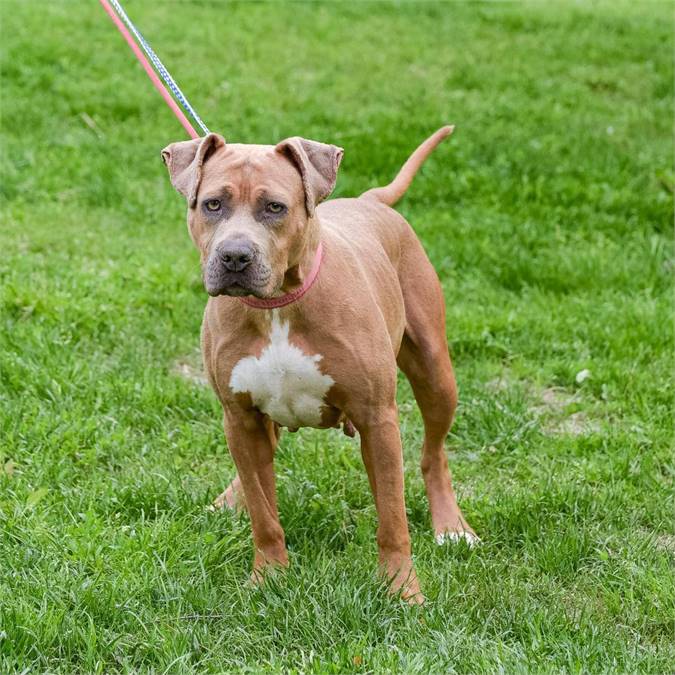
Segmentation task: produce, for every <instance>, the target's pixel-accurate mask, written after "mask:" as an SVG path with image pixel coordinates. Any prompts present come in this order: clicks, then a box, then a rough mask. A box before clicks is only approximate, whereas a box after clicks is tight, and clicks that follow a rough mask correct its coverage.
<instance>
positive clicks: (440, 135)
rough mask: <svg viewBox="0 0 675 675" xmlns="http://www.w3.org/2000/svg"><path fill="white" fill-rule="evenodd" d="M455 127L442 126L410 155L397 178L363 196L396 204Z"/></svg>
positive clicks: (368, 191)
mask: <svg viewBox="0 0 675 675" xmlns="http://www.w3.org/2000/svg"><path fill="white" fill-rule="evenodd" d="M454 129H455V127H454V126H447V127H441V128H440V129H439V130H438V131H436V132H435V133H433V134H432V135H431V136H429V138H427V140H426V141H424V143H422V145H420V146H419V147H418V148H417V150H415V152H413V154H412V155H410V157H408V159H407V161H406V163H405V164H404V165H403V166H402V167H401V170H400V171H399V172H398V175H397V176H396V178H394V180H393V181H392V182H391V183H389V185H385V186H384V187H376V188H372V189H371V190H367V191H366V192H364V193H363V194H362V195H361V196H362V197H374V198H375V199H377V200H378V201H380V202H382V203H383V204H386V205H387V206H393V205H394V204H396V202H397V201H398V200H399V199H401V197H403V195H404V194H405V191H406V190H407V189H408V188H409V187H410V183H412V179H413V178H414V177H415V174H416V173H417V172H418V171H419V170H420V167H421V166H422V164H424V162H425V160H426V158H427V157H428V156H429V155H430V154H431V153H432V151H433V150H434V148H435V147H436V146H437V145H438V144H439V143H440V142H441V141H442V140H443V139H444V138H445V137H446V136H449V135H450V134H451V133H452V132H453V131H454Z"/></svg>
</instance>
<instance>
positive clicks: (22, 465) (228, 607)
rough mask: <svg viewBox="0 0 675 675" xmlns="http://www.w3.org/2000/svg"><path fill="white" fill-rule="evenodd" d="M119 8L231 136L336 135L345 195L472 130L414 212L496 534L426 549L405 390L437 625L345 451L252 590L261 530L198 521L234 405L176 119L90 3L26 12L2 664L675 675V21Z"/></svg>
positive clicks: (234, 7)
mask: <svg viewBox="0 0 675 675" xmlns="http://www.w3.org/2000/svg"><path fill="white" fill-rule="evenodd" d="M128 4H129V6H128V10H129V12H130V13H131V15H132V17H133V18H134V19H135V20H136V21H137V23H138V24H139V26H140V27H141V28H142V29H143V30H144V32H145V33H146V37H147V38H148V39H149V40H150V41H151V43H152V44H153V46H154V47H155V48H156V50H157V51H158V53H159V54H160V55H161V56H162V58H163V59H164V60H165V62H166V63H167V64H168V65H169V67H170V68H171V69H172V71H173V73H174V75H175V76H176V77H177V78H178V80H179V81H180V83H181V84H182V85H183V87H184V89H185V91H186V92H187V93H188V95H190V97H191V99H192V101H193V103H194V104H195V105H196V106H197V108H198V110H199V111H200V113H201V114H202V116H203V118H204V119H205V120H206V121H207V123H208V124H209V125H210V126H211V128H212V129H214V130H217V131H220V132H222V133H223V134H224V135H225V136H226V137H227V138H228V139H230V140H232V141H240V142H242V141H243V142H254V143H255V142H265V143H271V142H275V141H278V140H280V139H282V138H284V137H286V136H290V135H294V134H301V135H304V136H306V137H309V138H314V139H317V140H322V141H327V142H332V143H336V144H339V145H342V146H343V147H344V148H345V159H344V162H343V165H342V169H341V174H340V178H339V180H338V186H337V190H336V194H337V195H354V194H358V193H360V192H361V191H363V190H365V189H367V188H368V187H372V186H373V185H377V184H381V183H383V182H385V181H388V180H389V179H390V178H391V177H392V176H393V174H394V172H395V171H396V170H397V168H398V167H399V166H400V164H401V163H402V161H403V159H404V158H405V157H406V156H407V154H408V153H409V152H410V150H411V149H412V148H414V147H415V146H416V145H417V144H418V143H419V142H420V141H421V140H422V139H423V138H425V137H426V135H428V134H429V132H431V131H432V130H434V129H435V128H437V127H438V126H440V125H441V124H443V123H447V122H451V123H455V124H456V125H457V131H456V132H455V135H454V136H453V138H452V139H451V141H450V142H447V143H445V144H443V145H442V146H441V147H440V148H439V150H438V151H437V152H436V153H435V154H434V156H433V157H432V159H431V160H430V162H429V163H428V165H427V166H426V167H425V168H424V170H423V171H422V172H421V174H420V175H419V176H418V178H417V180H416V181H415V183H414V184H413V187H412V188H411V190H410V191H409V193H408V197H407V198H406V200H405V201H404V202H402V204H401V205H400V210H401V211H402V213H403V214H404V215H405V216H406V217H407V218H408V219H409V221H410V222H411V223H412V224H413V226H414V228H415V230H416V231H417V232H418V234H419V236H420V238H421V240H422V241H423V243H424V245H425V247H426V249H427V251H428V252H429V255H430V257H431V259H432V261H433V263H434V265H435V267H436V269H437V270H438V271H439V274H440V276H441V279H442V281H443V285H444V289H445V293H446V298H447V305H448V340H449V343H450V345H451V350H452V354H453V358H454V362H455V365H456V370H457V376H458V380H459V384H460V398H461V402H460V410H459V414H458V418H457V422H456V425H455V427H454V429H453V433H452V434H451V436H450V437H449V438H448V442H447V448H448V453H449V457H450V461H451V466H452V468H453V470H454V475H455V478H456V485H457V489H458V492H459V494H460V503H461V504H462V507H463V509H464V511H465V513H466V514H467V517H468V518H469V520H470V522H471V523H472V524H473V526H474V527H475V528H476V530H477V531H478V533H479V534H480V535H481V537H482V538H483V540H484V544H483V545H482V546H481V547H480V548H478V549H475V550H472V551H469V550H467V549H466V548H465V547H456V548H452V547H437V546H436V545H435V544H434V542H433V538H432V534H431V528H430V522H429V515H428V507H427V502H426V497H425V496H424V491H423V485H422V480H421V476H420V472H419V469H418V461H419V446H420V442H421V434H422V426H421V420H420V416H419V413H418V412H417V409H416V408H415V406H414V404H413V402H412V397H411V393H410V390H409V388H408V385H407V384H406V383H405V382H403V381H402V382H401V387H400V394H399V401H400V409H401V426H402V431H403V439H404V448H405V459H406V498H407V504H408V510H409V519H410V527H411V532H412V540H413V548H414V555H415V560H416V564H417V569H418V572H419V575H420V578H421V582H422V584H423V587H424V590H425V593H426V595H427V597H428V599H429V600H428V603H427V605H426V606H425V607H424V608H422V609H412V608H409V607H407V606H403V605H402V604H400V603H398V602H396V601H392V600H390V599H389V598H388V597H387V595H386V592H385V591H384V589H383V588H381V587H380V586H378V583H377V580H376V576H375V565H376V548H375V539H374V529H375V512H374V507H373V503H372V499H371V496H370V494H369V491H368V484H367V480H366V476H365V472H364V470H363V468H362V465H361V461H360V456H359V451H358V446H357V444H356V443H355V442H353V441H350V440H349V439H347V438H346V437H344V436H342V435H340V434H339V433H338V432H332V431H331V432H315V431H310V430H305V431H302V432H300V433H298V434H295V435H291V434H287V435H285V436H284V437H283V441H282V445H281V450H280V452H279V454H278V463H277V472H278V486H279V493H280V508H281V519H282V523H283V525H284V527H285V530H286V534H287V539H288V545H289V549H290V554H291V561H292V563H291V567H290V570H289V571H288V572H287V573H286V574H284V575H280V576H278V577H276V578H274V579H272V580H271V581H270V583H269V584H268V585H267V586H266V587H265V588H264V589H262V590H254V589H252V588H250V587H248V586H247V584H246V580H247V576H248V572H249V569H250V564H251V554H252V550H251V543H250V532H249V525H248V522H247V521H246V519H245V518H243V517H236V516H233V515H231V514H229V513H219V514H212V513H208V512H207V511H206V509H205V507H206V505H207V504H209V503H210V501H211V500H212V499H213V498H214V497H215V496H216V495H217V494H218V493H219V492H220V491H221V490H222V489H223V487H224V485H225V484H226V483H227V482H228V480H229V479H230V478H231V477H232V475H233V464H232V460H231V459H230V457H229V455H228V453H227V450H226V446H225V442H224V439H223V435H222V430H221V413H220V411H219V406H218V404H217V402H216V400H215V398H214V396H213V394H212V393H211V392H210V391H209V390H208V388H206V387H203V386H201V385H199V384H197V383H195V382H193V381H191V380H189V379H186V378H184V377H181V376H180V375H179V374H177V373H176V364H177V363H179V362H182V361H188V362H190V363H195V362H198V355H196V353H195V350H196V349H197V346H198V336H199V326H200V320H201V314H202V309H203V306H204V303H205V293H204V291H203V289H202V287H201V283H200V275H199V268H198V257H197V254H196V252H195V251H194V250H193V248H192V245H191V243H190V242H189V239H188V236H187V233H186V228H185V224H184V204H183V201H182V199H181V198H180V197H179V196H178V195H177V194H175V193H174V191H173V189H172V188H171V186H170V184H169V181H168V179H167V176H166V175H165V169H164V167H163V166H162V164H161V161H160V159H159V150H160V149H161V148H162V147H163V146H164V145H166V144H167V143H169V142H171V141H174V140H180V139H182V138H183V137H184V136H183V133H182V129H181V128H180V127H179V126H178V124H177V122H176V121H175V120H174V118H173V117H172V116H171V114H170V113H169V111H168V110H167V109H166V108H165V107H164V104H163V103H162V102H161V100H160V98H159V97H158V96H157V94H156V93H155V92H154V91H153V90H152V89H151V87H150V85H149V83H148V81H147V80H146V79H145V75H144V74H143V73H142V71H141V70H140V68H139V67H138V66H137V65H136V64H135V63H134V61H133V59H132V57H131V55H130V53H129V52H128V49H127V47H126V46H125V44H124V43H123V41H122V40H121V38H120V36H119V35H117V34H116V32H115V31H114V29H113V27H112V24H110V22H109V21H108V19H107V18H106V17H105V15H104V14H103V12H102V10H101V9H100V7H99V6H98V4H97V3H95V2H86V3H85V2H56V3H48V2H39V1H38V0H35V1H32V0H31V2H20V1H19V0H3V2H2V4H1V5H0V12H1V15H2V16H1V23H2V35H1V39H0V43H1V50H2V185H1V189H2V195H3V215H2V227H1V229H0V251H2V254H1V255H0V357H1V360H0V460H1V461H0V671H1V672H11V671H23V670H24V669H27V670H31V671H37V672H41V671H49V672H59V673H74V672H87V673H89V672H97V673H113V672H157V673H162V672H167V673H179V672H205V671H206V672H226V671H230V672H232V671H234V672H251V673H253V672H260V671H269V672H290V673H345V672H352V671H354V672H377V673H379V672H383V671H397V672H417V673H429V672H479V673H492V672H496V671H499V670H501V671H503V672H524V671H533V672H542V671H543V672H548V671H555V672H561V671H566V672H580V673H581V672H584V673H585V672H609V671H614V672H634V671H641V672H655V673H656V672H672V668H673V663H674V662H675V661H674V659H675V646H674V645H675V642H674V639H673V638H674V634H675V573H674V562H675V522H674V520H675V518H674V510H675V505H674V502H673V493H674V490H675V488H674V476H675V466H674V463H673V386H672V374H673V372H672V370H673V322H672V299H673V295H672V290H673V270H674V269H675V258H674V256H673V236H672V235H673V232H672V228H673V195H672V192H673V187H674V183H675V176H674V174H673V146H672V138H671V123H672V119H673V65H672V54H673V16H672V8H671V6H670V5H669V4H667V3H663V4H657V3H615V2H611V3H610V2H607V3H593V4H591V3H572V2H569V3H533V4H463V3H456V4H435V3H434V4H432V3H424V4H418V3H415V4H412V3H405V2H397V3H393V4H387V3H374V4H370V3H353V4H344V3H326V4H279V3H275V4H249V3H241V4H240V3H236V4H229V3H227V4H226V3H222V2H201V3H197V2H195V3H177V2H171V3H155V2H149V1H145V2H129V3H128ZM85 120H89V124H88V123H87V122H86V121H85ZM583 369H588V370H590V373H591V375H590V377H589V378H588V379H586V380H585V381H583V382H582V383H577V381H576V374H577V373H578V372H580V371H581V370H583ZM24 672H25V671H24Z"/></svg>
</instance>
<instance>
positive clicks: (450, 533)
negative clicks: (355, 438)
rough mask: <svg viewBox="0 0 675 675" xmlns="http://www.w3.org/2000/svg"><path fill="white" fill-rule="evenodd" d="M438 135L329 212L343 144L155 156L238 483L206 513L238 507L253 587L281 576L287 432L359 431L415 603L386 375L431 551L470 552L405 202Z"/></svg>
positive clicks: (441, 327)
mask: <svg viewBox="0 0 675 675" xmlns="http://www.w3.org/2000/svg"><path fill="white" fill-rule="evenodd" d="M452 131H453V127H450V126H446V127H443V128H441V129H439V130H438V131H436V132H435V133H434V134H433V135H432V136H430V137H429V138H428V139H427V140H426V141H424V142H423V143H422V144H421V145H420V146H419V147H418V148H417V149H416V150H415V151H414V152H413V154H412V155H411V156H410V158H409V159H408V160H407V161H406V162H405V164H404V165H403V167H402V168H401V170H400V172H399V173H398V175H397V176H396V178H395V179H394V181H393V182H392V183H390V184H389V185H387V186H386V187H377V188H374V189H370V190H368V191H367V192H364V193H363V194H362V195H361V196H359V197H356V198H348V199H333V200H329V201H326V198H327V197H328V196H329V195H330V194H331V192H332V191H333V189H334V187H335V181H336V177H337V171H338V167H339V165H340V161H341V159H342V155H343V150H342V148H339V147H336V146H335V145H330V144H325V143H319V142H317V141H312V140H307V139H304V138H300V137H293V138H288V139H286V140H283V141H281V142H280V143H278V144H277V145H244V144H229V143H226V141H225V139H224V138H223V137H222V136H220V135H218V134H215V133H210V134H208V135H207V136H205V137H203V138H198V139H195V140H191V141H183V142H177V143H172V144H171V145H169V146H167V147H166V148H165V149H164V150H163V151H162V158H163V160H164V162H165V164H166V166H167V168H168V172H169V177H170V180H171V183H172V184H173V186H174V187H175V188H176V190H178V192H180V193H181V194H182V195H183V196H184V197H185V198H186V199H187V206H188V210H187V221H188V229H189V233H190V237H191V239H192V241H193V242H194V244H195V245H196V247H197V248H198V250H199V253H200V259H201V268H202V274H203V281H204V286H205V288H206V291H207V293H208V294H209V296H210V297H209V299H208V302H207V305H206V310H205V313H204V320H203V324H202V333H201V346H202V354H203V358H204V366H205V369H206V373H207V375H208V379H209V382H210V383H211V386H212V387H213V389H214V391H215V393H216V395H217V396H218V398H219V399H220V402H221V404H222V407H223V411H224V427H225V436H226V438H227V445H228V447H229V450H230V453H231V454H232V457H233V459H234V462H235V464H236V467H237V476H236V477H235V478H234V480H233V481H232V483H231V484H230V485H229V487H228V488H227V490H226V491H225V492H224V493H223V494H222V495H221V496H220V497H219V498H218V499H217V500H216V502H215V506H218V507H223V506H230V507H242V508H245V509H246V510H247V511H248V513H249V515H250V519H251V527H252V531H253V541H254V549H255V553H254V561H253V573H252V579H253V580H254V581H262V580H263V577H264V572H265V571H266V570H267V569H268V568H269V567H271V566H277V565H281V566H286V565H287V564H288V555H287V551H286V545H285V538H284V531H283V529H282V527H281V525H280V523H279V516H278V512H277V498H276V490H275V477H274V465H273V462H274V453H275V449H276V446H277V443H278V440H279V434H280V430H281V428H282V427H286V428H288V429H290V430H297V429H298V428H300V427H315V428H329V427H340V426H342V427H343V429H344V431H345V432H346V433H347V434H349V435H354V432H355V431H358V433H359V436H360V442H361V453H362V457H363V462H364V464H365V468H366V471H367V474H368V480H369V482H370V487H371V490H372V493H373V496H374V499H375V505H376V508H377V517H378V528H377V544H378V551H379V565H380V570H381V571H382V572H383V573H384V575H385V576H386V578H387V580H388V586H389V589H390V590H391V592H393V593H396V594H400V596H401V597H402V598H404V599H405V600H407V601H409V602H410V603H420V602H423V601H424V598H423V595H422V593H421V591H420V587H419V582H418V579H417V576H416V573H415V569H414V567H413V562H412V558H411V547H410V536H409V532H408V523H407V519H406V511H405V503H404V495H403V457H402V449H401V437H400V432H399V424H398V412H397V407H396V377H397V367H398V368H400V369H401V370H402V371H403V372H404V374H405V375H406V376H407V378H408V380H409V381H410V384H411V386H412V390H413V392H414V395H415V399H416V400H417V403H418V405H419V407H420V410H421V413H422V417H423V420H424V444H423V447H422V458H421V468H422V474H423V477H424V482H425V487H426V491H427V495H428V498H429V505H430V510H431V518H432V524H433V528H434V533H435V537H436V540H437V542H438V543H442V542H444V541H446V540H449V541H458V540H460V539H463V540H465V541H466V542H467V543H468V544H469V545H472V544H473V543H475V542H477V541H478V539H477V537H476V534H475V533H474V531H473V530H472V528H471V527H469V525H468V523H467V521H466V519H465V518H464V516H463V515H462V512H461V511H460V508H459V506H458V504H457V500H456V497H455V493H454V490H453V487H452V482H451V476H450V471H449V469H448V463H447V459H446V457H445V453H444V449H443V443H444V439H445V437H446V435H447V433H448V431H449V429H450V426H451V423H452V420H453V415H454V412H455V408H456V405H457V388H456V383H455V377H454V373H453V368H452V364H451V361H450V356H449V353H448V347H447V342H446V332H445V330H446V329H445V304H444V299H443V293H442V290H441V285H440V282H439V279H438V276H437V275H436V273H435V271H434V269H433V267H432V265H431V263H430V262H429V259H428V258H427V256H426V254H425V252H424V250H423V248H422V245H421V244H420V242H419V240H418V239H417V237H416V235H415V234H414V232H413V230H412V228H411V226H410V225H409V224H408V222H407V221H406V220H405V219H404V218H403V217H402V216H401V215H400V214H399V213H398V212H397V211H395V210H394V209H393V208H392V206H393V205H394V204H395V203H396V202H397V201H398V200H399V199H400V198H401V197H402V196H403V194H404V193H405V192H406V190H407V188H408V187H409V185H410V183H411V181H412V179H413V177H414V175H415V174H416V172H417V171H418V170H419V168H420V166H421V165H422V163H423V162H424V161H425V160H426V158H427V157H428V155H429V154H430V153H431V152H432V151H433V149H434V148H435V147H436V146H437V145H438V144H439V143H440V142H441V141H442V140H443V139H444V138H445V137H446V136H448V135H449V134H450V133H451V132H452Z"/></svg>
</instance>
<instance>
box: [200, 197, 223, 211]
mask: <svg viewBox="0 0 675 675" xmlns="http://www.w3.org/2000/svg"><path fill="white" fill-rule="evenodd" d="M204 206H206V210H207V211H219V210H220V199H208V200H207V201H206V202H204Z"/></svg>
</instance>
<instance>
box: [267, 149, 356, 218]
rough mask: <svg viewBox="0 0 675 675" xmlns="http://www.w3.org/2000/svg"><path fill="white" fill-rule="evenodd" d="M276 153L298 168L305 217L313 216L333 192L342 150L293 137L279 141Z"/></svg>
mask: <svg viewBox="0 0 675 675" xmlns="http://www.w3.org/2000/svg"><path fill="white" fill-rule="evenodd" d="M276 151H277V152H280V153H282V154H284V155H286V156H287V157H289V158H290V159H291V161H292V162H293V163H294V164H295V166H296V167H297V168H298V171H299V172H300V176H301V177H302V186H303V188H304V189H305V207H306V208H307V214H308V215H309V216H310V217H311V216H313V215H314V209H315V207H316V206H317V204H319V202H322V201H323V200H324V199H326V197H328V195H329V194H330V193H331V192H333V188H334V187H335V181H336V179H337V171H338V167H339V166H340V161H341V160H342V155H343V154H344V150H343V149H342V148H338V147H337V146H335V145H327V144H326V143H318V142H317V141H308V140H307V139H305V138H300V137H299V136H293V138H287V139H286V140H285V141H281V143H279V144H278V145H277V146H276Z"/></svg>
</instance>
